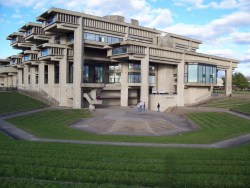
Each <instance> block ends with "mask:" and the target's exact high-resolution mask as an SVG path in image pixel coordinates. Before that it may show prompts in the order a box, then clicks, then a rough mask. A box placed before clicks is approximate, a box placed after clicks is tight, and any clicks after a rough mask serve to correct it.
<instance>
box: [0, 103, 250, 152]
mask: <svg viewBox="0 0 250 188" xmlns="http://www.w3.org/2000/svg"><path fill="white" fill-rule="evenodd" d="M45 109H48V108H44V109H38V110H32V111H26V112H20V113H13V114H10V115H4V116H0V130H1V131H2V132H4V133H5V134H7V135H8V136H10V137H12V138H13V139H16V140H27V141H38V142H58V143H74V144H97V145H118V146H144V147H180V148H228V147H235V146H238V145H241V144H244V143H248V142H250V134H246V135H241V136H238V137H235V138H231V139H228V140H224V141H220V142H217V143H213V144H174V143H171V144H158V143H131V142H105V141H80V140H63V139H47V138H37V137H35V136H34V135H32V134H30V133H27V132H25V131H23V130H22V129H19V128H17V127H15V126H14V125H12V124H10V123H8V122H6V121H4V119H6V118H11V117H17V116H21V115H26V114H30V113H34V112H38V111H42V110H45ZM124 110H126V109H122V112H123V113H121V114H123V115H124V116H125V119H126V117H127V116H128V117H130V118H132V117H133V116H135V118H138V117H140V116H141V115H142V114H137V113H135V112H132V113H131V112H130V111H129V110H128V109H127V110H128V111H129V113H124ZM181 110H182V113H183V111H186V110H195V109H190V108H189V109H187V108H182V109H181ZM196 110H197V109H196ZM204 110H208V109H199V111H204ZM115 111H116V112H117V113H118V110H117V109H115ZM176 112H177V111H176ZM95 113H96V118H97V119H98V117H99V118H101V119H103V117H106V116H108V117H110V116H111V117H113V116H114V117H116V118H117V120H120V118H122V117H123V116H121V117H120V118H119V116H115V114H112V115H110V111H109V113H102V112H100V111H99V112H95ZM138 113H139V112H138ZM140 113H141V112H140ZM230 113H233V114H234V115H239V114H238V113H236V112H230ZM118 114H119V113H118ZM150 114H151V115H152V114H153V115H154V116H158V117H162V118H163V119H165V120H166V121H167V124H168V125H171V126H175V123H176V121H178V120H179V119H180V116H176V115H174V114H171V113H167V114H165V113H156V112H149V111H148V112H147V113H146V112H144V115H143V116H142V117H143V119H144V120H145V119H146V120H147V118H149V120H150V121H151V120H152V116H150ZM116 115H117V114H116ZM239 116H241V117H245V118H247V119H250V117H249V116H246V115H241V114H240V115H239ZM111 117H110V118H111ZM114 117H113V118H114ZM179 121H180V120H179ZM181 121H182V120H181ZM139 122H140V121H139ZM178 123H180V122H178ZM182 123H183V126H184V128H183V129H182V131H183V130H185V129H187V127H185V126H188V128H189V129H192V128H193V127H192V126H193V125H192V124H185V122H182ZM76 125H82V124H81V122H80V123H78V124H76ZM180 129H181V128H180ZM189 131H190V130H189ZM146 134H148V133H146Z"/></svg>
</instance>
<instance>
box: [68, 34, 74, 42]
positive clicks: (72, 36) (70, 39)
mask: <svg viewBox="0 0 250 188" xmlns="http://www.w3.org/2000/svg"><path fill="white" fill-rule="evenodd" d="M67 42H74V34H69V35H67Z"/></svg>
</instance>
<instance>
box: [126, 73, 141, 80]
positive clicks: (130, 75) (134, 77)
mask: <svg viewBox="0 0 250 188" xmlns="http://www.w3.org/2000/svg"><path fill="white" fill-rule="evenodd" d="M128 82H129V83H141V73H137V72H129V73H128Z"/></svg>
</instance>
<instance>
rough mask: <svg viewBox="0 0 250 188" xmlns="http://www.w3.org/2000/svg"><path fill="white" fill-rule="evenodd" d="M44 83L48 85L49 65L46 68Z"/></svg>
mask: <svg viewBox="0 0 250 188" xmlns="http://www.w3.org/2000/svg"><path fill="white" fill-rule="evenodd" d="M44 83H45V84H47V83H48V65H45V66H44Z"/></svg>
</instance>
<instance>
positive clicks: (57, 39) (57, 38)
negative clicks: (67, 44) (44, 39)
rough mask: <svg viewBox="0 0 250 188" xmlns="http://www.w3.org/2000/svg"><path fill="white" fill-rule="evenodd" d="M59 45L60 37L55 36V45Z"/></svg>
mask: <svg viewBox="0 0 250 188" xmlns="http://www.w3.org/2000/svg"><path fill="white" fill-rule="evenodd" d="M60 43H61V37H60V36H56V37H55V44H60Z"/></svg>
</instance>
